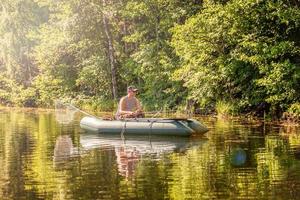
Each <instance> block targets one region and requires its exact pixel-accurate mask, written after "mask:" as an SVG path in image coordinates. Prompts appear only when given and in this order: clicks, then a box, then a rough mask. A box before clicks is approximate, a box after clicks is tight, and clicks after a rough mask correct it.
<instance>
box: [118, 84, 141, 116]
mask: <svg viewBox="0 0 300 200" xmlns="http://www.w3.org/2000/svg"><path fill="white" fill-rule="evenodd" d="M137 91H138V89H136V88H135V87H134V86H129V87H128V88H127V95H126V96H124V97H122V98H121V100H120V102H119V106H118V111H117V114H116V117H117V119H123V118H142V117H144V113H143V110H142V106H141V103H140V101H139V100H138V99H137V98H136V97H135V96H136V93H137Z"/></svg>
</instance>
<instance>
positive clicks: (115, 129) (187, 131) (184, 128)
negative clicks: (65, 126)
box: [80, 116, 208, 136]
mask: <svg viewBox="0 0 300 200" xmlns="http://www.w3.org/2000/svg"><path fill="white" fill-rule="evenodd" d="M80 127H81V128H82V129H84V130H87V131H92V132H97V133H103V134H105V133H108V134H136V135H143V134H144V135H174V136H190V135H193V134H203V133H205V132H207V131H208V129H207V127H206V126H205V125H203V124H202V123H200V122H198V121H196V120H194V119H164V118H127V119H122V120H104V119H100V118H96V117H90V116H88V117H84V118H83V119H82V120H81V121H80Z"/></svg>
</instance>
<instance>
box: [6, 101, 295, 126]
mask: <svg viewBox="0 0 300 200" xmlns="http://www.w3.org/2000/svg"><path fill="white" fill-rule="evenodd" d="M8 111H15V112H26V113H53V112H55V108H34V107H7V106H0V112H8ZM84 111H85V112H88V113H90V114H93V115H97V116H100V117H103V116H105V117H113V116H114V111H97V110H84ZM146 114H147V115H148V116H147V117H152V116H153V115H155V117H163V118H172V117H177V118H203V117H204V118H213V119H218V120H222V121H240V122H242V123H245V124H256V125H257V126H261V125H262V124H264V125H274V126H289V127H293V126H295V127H298V126H300V122H299V121H296V120H293V118H291V117H289V118H284V119H276V120H275V119H271V118H263V117H257V116H254V115H249V114H240V115H234V116H233V115H222V114H219V115H218V114H187V113H184V112H146Z"/></svg>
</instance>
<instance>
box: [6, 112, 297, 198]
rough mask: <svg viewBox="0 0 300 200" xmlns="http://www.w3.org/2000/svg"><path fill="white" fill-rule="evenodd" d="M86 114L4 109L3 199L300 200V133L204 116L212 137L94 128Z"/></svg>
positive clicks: (283, 128) (287, 127)
mask: <svg viewBox="0 0 300 200" xmlns="http://www.w3.org/2000/svg"><path fill="white" fill-rule="evenodd" d="M81 117H82V115H80V114H75V116H72V117H68V116H63V115H62V116H60V115H57V114H56V113H55V112H54V111H37V110H32V111H24V110H16V109H14V110H2V111H0V165H1V168H0V199H30V200H35V199H151V200H156V199H178V200H183V199H299V197H300V130H299V128H297V127H293V126H286V127H282V126H278V125H272V124H270V123H264V122H249V121H245V120H225V119H216V118H213V117H200V118H198V120H199V121H202V122H203V123H204V124H206V125H207V126H208V128H209V132H208V133H206V134H205V135H202V136H201V135H199V136H193V137H189V138H185V137H158V136H156V137H154V136H151V135H147V136H136V137H134V136H128V135H126V133H125V137H124V138H123V139H122V138H121V135H101V134H93V133H86V132H84V131H83V130H81V129H80V127H79V121H80V118H81Z"/></svg>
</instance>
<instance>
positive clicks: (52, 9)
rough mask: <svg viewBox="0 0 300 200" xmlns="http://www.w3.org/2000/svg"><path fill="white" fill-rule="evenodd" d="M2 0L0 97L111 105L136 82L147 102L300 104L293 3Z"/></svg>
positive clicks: (253, 107)
mask: <svg viewBox="0 0 300 200" xmlns="http://www.w3.org/2000/svg"><path fill="white" fill-rule="evenodd" d="M0 6H1V7H0V16H1V21H0V38H1V40H0V73H1V74H0V76H1V81H0V83H1V85H0V101H1V102H0V103H1V104H5V105H19V106H51V105H52V104H53V100H55V99H57V98H74V99H76V100H78V102H80V103H81V104H93V105H94V106H93V108H96V109H97V108H98V109H104V108H105V109H113V106H114V103H112V102H116V100H117V99H119V98H120V97H121V96H122V95H124V94H125V93H126V90H125V88H126V87H127V86H128V85H132V84H133V85H136V86H137V87H139V88H140V98H141V99H142V102H143V105H144V106H145V107H146V108H148V109H159V108H167V109H179V108H183V107H185V106H188V107H194V108H208V107H209V108H216V109H217V111H219V112H225V113H231V114H235V113H241V112H252V111H253V112H256V113H257V114H261V113H263V112H264V113H269V114H271V115H274V114H276V115H278V116H280V115H281V114H282V113H283V112H285V111H288V112H291V111H293V112H295V113H297V112H298V111H295V109H296V108H297V106H295V105H298V104H299V101H300V93H299V91H300V59H299V54H300V48H299V47H300V38H299V37H298V35H299V34H300V27H299V26H300V8H299V7H300V3H298V1H292V0H290V1H283V0H281V1H274V0H228V1H224V0H205V1H201V0H192V1H190V0H145V1H138V0H118V1H117V0H101V1H99V0H98V1H96V0H64V1H54V0H12V1H8V0H4V1H2V2H1V3H0ZM108 102H109V103H108ZM106 104H107V105H109V106H105V105H106ZM97 105H98V106H97ZM296 110H297V109H296Z"/></svg>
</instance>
